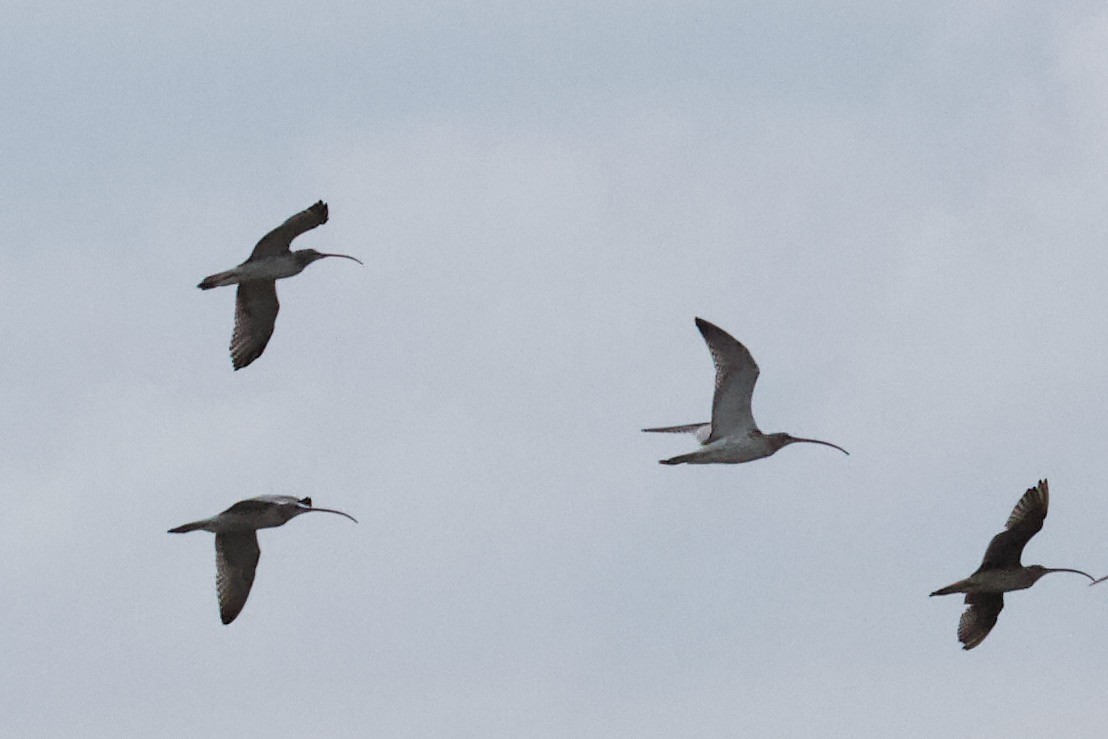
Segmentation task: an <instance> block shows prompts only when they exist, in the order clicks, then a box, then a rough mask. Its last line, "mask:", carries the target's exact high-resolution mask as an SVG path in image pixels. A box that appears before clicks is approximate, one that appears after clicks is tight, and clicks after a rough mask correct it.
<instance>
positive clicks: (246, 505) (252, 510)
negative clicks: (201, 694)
mask: <svg viewBox="0 0 1108 739" xmlns="http://www.w3.org/2000/svg"><path fill="white" fill-rule="evenodd" d="M310 511H323V512H324V513H337V514H338V515H340V516H346V517H347V518H349V519H350V520H351V521H354V523H357V519H355V518H354V517H353V516H351V515H349V514H347V513H343V512H342V511H334V510H331V509H330V508H313V507H312V499H311V498H299V499H297V498H295V497H294V496H291V495H262V496H259V497H257V498H249V499H247V500H240V501H239V502H238V503H235V504H234V505H233V506H231V507H230V508H228V509H227V510H225V511H224V512H223V513H220V514H219V515H218V516H212V517H211V518H205V519H203V520H201V521H193V522H192V523H186V524H185V525H183V526H178V527H177V528H175V529H170V530H169V533H170V534H185V533H188V532H189V531H211V532H212V533H213V534H215V570H216V589H217V590H218V591H219V617H220V619H221V620H222V621H223V623H225V624H229V623H231V622H232V621H234V620H235V617H236V616H238V615H239V612H240V611H242V607H243V606H244V605H246V596H248V595H250V586H251V585H253V584H254V570H255V568H257V566H258V557H259V556H261V549H259V548H258V533H257V532H258V529H271V528H273V527H275V526H282V525H284V524H285V523H287V522H288V521H290V520H292V519H293V518H296V517H297V516H299V515H300V514H301V513H308V512H310Z"/></svg>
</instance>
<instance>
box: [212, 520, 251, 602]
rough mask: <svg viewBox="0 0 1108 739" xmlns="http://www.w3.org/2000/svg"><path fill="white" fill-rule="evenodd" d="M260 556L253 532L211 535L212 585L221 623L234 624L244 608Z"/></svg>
mask: <svg viewBox="0 0 1108 739" xmlns="http://www.w3.org/2000/svg"><path fill="white" fill-rule="evenodd" d="M261 553H262V552H261V549H259V548H258V536H257V534H256V533H255V532H253V531H251V532H249V533H245V534H216V535H215V572H216V581H215V582H216V589H217V590H219V617H220V619H221V620H222V621H223V623H225V624H229V623H231V622H232V621H234V620H235V617H236V616H238V615H239V613H240V612H241V611H242V607H243V606H244V605H246V597H247V596H248V595H250V587H251V586H252V585H253V584H254V570H255V569H257V567H258V557H260V556H261Z"/></svg>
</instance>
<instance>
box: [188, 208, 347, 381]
mask: <svg viewBox="0 0 1108 739" xmlns="http://www.w3.org/2000/svg"><path fill="white" fill-rule="evenodd" d="M326 222H327V203H325V202H323V201H322V200H320V201H319V202H318V203H316V204H315V205H313V206H311V207H310V208H307V209H306V210H302V211H300V212H299V213H297V214H296V215H294V216H292V217H291V218H289V219H288V220H287V221H285V222H284V223H282V224H281V225H280V226H278V227H277V228H275V229H273V230H272V231H270V232H269V233H267V234H266V235H265V236H263V237H262V239H261V241H259V242H258V243H257V245H256V246H255V247H254V251H253V252H251V254H250V258H249V259H247V260H246V261H245V262H243V263H242V264H240V265H239V266H237V267H235V268H234V269H229V270H227V271H226V272H219V273H218V274H214V275H210V276H208V277H205V278H204V279H203V280H202V281H201V282H200V284H199V285H197V287H199V288H200V289H201V290H210V289H212V288H213V287H222V286H224V285H235V284H237V285H238V292H237V295H236V296H235V330H234V333H233V334H232V335H231V364H232V365H233V366H234V368H235V369H236V370H238V369H242V368H243V367H245V366H247V365H248V364H250V363H251V362H253V361H254V360H255V359H257V358H258V357H260V356H261V355H262V352H263V351H265V347H266V344H268V343H269V339H270V337H271V336H273V326H274V323H275V322H276V321H277V311H278V310H280V308H281V305H280V303H278V301H277V285H276V282H275V281H276V280H279V279H282V278H285V277H292V276H293V275H297V274H300V273H301V272H302V271H303V270H304V268H305V267H307V266H308V265H309V264H311V263H312V262H314V261H316V260H318V259H323V258H324V257H342V258H343V259H352V260H354V261H355V262H358V264H361V262H360V261H359V260H357V259H355V258H354V257H352V256H349V255H347V254H323V253H320V252H318V251H316V250H314V249H300V250H298V251H290V250H289V247H290V246H291V245H292V240H293V239H295V238H296V237H297V236H299V235H300V234H302V233H304V232H305V231H310V230H312V229H313V228H316V227H317V226H322V225H323V224H324V223H326Z"/></svg>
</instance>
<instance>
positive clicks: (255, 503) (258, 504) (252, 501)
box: [224, 498, 273, 514]
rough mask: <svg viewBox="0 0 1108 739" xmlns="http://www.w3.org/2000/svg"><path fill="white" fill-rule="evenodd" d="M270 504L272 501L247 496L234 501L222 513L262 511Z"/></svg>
mask: <svg viewBox="0 0 1108 739" xmlns="http://www.w3.org/2000/svg"><path fill="white" fill-rule="evenodd" d="M272 505H273V504H272V503H270V502H268V501H265V500H259V499H258V498H247V499H246V500H240V501H239V502H238V503H235V504H234V505H233V506H231V507H230V508H228V509H227V510H225V511H224V513H247V514H249V513H262V512H263V511H265V510H266V509H267V508H270V507H271V506H272Z"/></svg>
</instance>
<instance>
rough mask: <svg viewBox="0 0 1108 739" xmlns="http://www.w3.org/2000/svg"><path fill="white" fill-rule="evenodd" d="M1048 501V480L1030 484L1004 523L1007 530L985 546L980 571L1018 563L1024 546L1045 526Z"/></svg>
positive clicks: (1012, 565)
mask: <svg viewBox="0 0 1108 739" xmlns="http://www.w3.org/2000/svg"><path fill="white" fill-rule="evenodd" d="M1049 505H1050V488H1049V486H1048V485H1047V481H1046V480H1040V481H1039V484H1038V485H1036V486H1035V487H1033V488H1028V490H1027V492H1026V493H1024V494H1023V497H1022V498H1020V500H1019V503H1016V507H1015V508H1013V509H1012V515H1010V516H1009V517H1008V522H1007V523H1005V524H1004V529H1005V530H1004V531H1002V532H1000V533H999V534H997V535H996V536H994V537H993V540H992V541H991V542H989V548H988V549H986V550H985V559H984V560H982V562H981V567H979V568H978V571H981V570H990V569H994V568H997V567H1018V566H1019V565H1020V557H1021V556H1022V555H1023V548H1024V547H1025V546H1027V542H1029V541H1031V537H1032V536H1034V535H1035V534H1037V533H1039V530H1040V529H1041V528H1042V527H1043V521H1044V520H1045V519H1046V512H1047V507H1048V506H1049Z"/></svg>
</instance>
